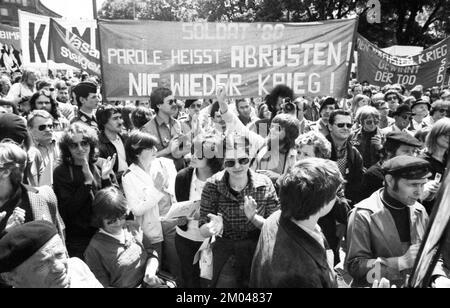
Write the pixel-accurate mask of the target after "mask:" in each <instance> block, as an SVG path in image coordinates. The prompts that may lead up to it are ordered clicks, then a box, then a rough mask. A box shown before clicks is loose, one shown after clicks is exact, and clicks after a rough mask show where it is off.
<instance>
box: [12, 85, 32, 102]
mask: <svg viewBox="0 0 450 308" xmlns="http://www.w3.org/2000/svg"><path fill="white" fill-rule="evenodd" d="M34 92H35V91H34V89H33V91H32V90H30V89H29V88H28V87H26V86H24V85H23V84H22V83H20V82H19V83H15V84H13V85H12V86H11V88H10V89H9V92H8V95H7V96H6V98H7V99H14V100H15V99H18V98H22V97H27V96H28V97H31V96H33V94H34Z"/></svg>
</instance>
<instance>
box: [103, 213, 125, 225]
mask: <svg viewBox="0 0 450 308" xmlns="http://www.w3.org/2000/svg"><path fill="white" fill-rule="evenodd" d="M127 217H128V214H126V213H125V214H123V215H122V216H120V217H117V218H113V219H108V220H106V223H107V224H108V225H113V224H115V223H116V222H117V221H120V220H126V219H127Z"/></svg>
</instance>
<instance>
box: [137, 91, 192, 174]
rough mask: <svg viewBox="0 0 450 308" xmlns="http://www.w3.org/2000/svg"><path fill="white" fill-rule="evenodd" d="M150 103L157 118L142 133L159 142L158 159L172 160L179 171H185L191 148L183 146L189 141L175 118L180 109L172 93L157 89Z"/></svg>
mask: <svg viewBox="0 0 450 308" xmlns="http://www.w3.org/2000/svg"><path fill="white" fill-rule="evenodd" d="M150 102H151V106H152V109H153V110H154V111H155V112H156V116H155V118H154V119H153V120H151V121H150V122H149V123H147V124H146V125H145V126H144V127H143V128H142V131H143V132H146V133H149V134H150V135H152V136H154V137H156V139H157V140H158V143H159V144H158V145H157V149H158V153H157V156H158V157H166V158H170V159H172V160H173V161H174V163H175V167H176V169H177V170H178V171H179V170H181V169H184V167H185V162H184V155H186V154H188V153H189V152H190V146H187V144H185V146H183V143H184V142H187V140H186V138H185V136H184V135H183V134H182V129H181V125H180V122H178V121H177V120H175V119H174V118H173V116H174V115H175V114H176V113H177V112H178V107H177V101H176V100H175V97H174V96H173V94H172V91H171V90H169V89H167V88H157V89H155V90H154V91H153V92H152V94H151V96H150Z"/></svg>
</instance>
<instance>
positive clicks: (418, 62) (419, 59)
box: [357, 35, 450, 89]
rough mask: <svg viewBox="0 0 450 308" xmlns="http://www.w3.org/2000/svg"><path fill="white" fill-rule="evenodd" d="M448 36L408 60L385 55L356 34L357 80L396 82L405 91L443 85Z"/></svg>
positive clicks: (374, 83)
mask: <svg viewBox="0 0 450 308" xmlns="http://www.w3.org/2000/svg"><path fill="white" fill-rule="evenodd" d="M449 44H450V37H449V38H447V39H445V40H443V41H441V42H439V43H437V44H436V45H434V46H432V47H430V48H428V49H426V50H424V51H423V52H422V53H420V54H419V55H416V56H411V57H398V56H394V55H390V54H388V53H385V52H384V51H382V50H381V49H379V48H378V47H377V46H375V45H374V44H372V43H371V42H369V41H368V40H367V39H365V38H364V37H362V36H361V35H358V39H357V48H358V80H360V81H367V82H369V83H370V84H373V85H377V86H385V85H386V84H395V83H399V84H402V85H403V86H405V88H407V89H412V88H414V87H415V86H416V85H422V86H424V88H431V87H434V86H441V85H444V82H445V79H446V78H445V72H446V69H447V66H448V63H449V60H450V55H449V52H448V47H449Z"/></svg>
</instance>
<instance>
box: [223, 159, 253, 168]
mask: <svg viewBox="0 0 450 308" xmlns="http://www.w3.org/2000/svg"><path fill="white" fill-rule="evenodd" d="M237 162H238V163H239V165H241V166H244V165H247V164H248V163H250V158H248V157H246V158H240V159H238V160H237ZM224 165H225V167H226V168H233V167H234V166H235V165H236V160H226V161H225V163H224Z"/></svg>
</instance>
